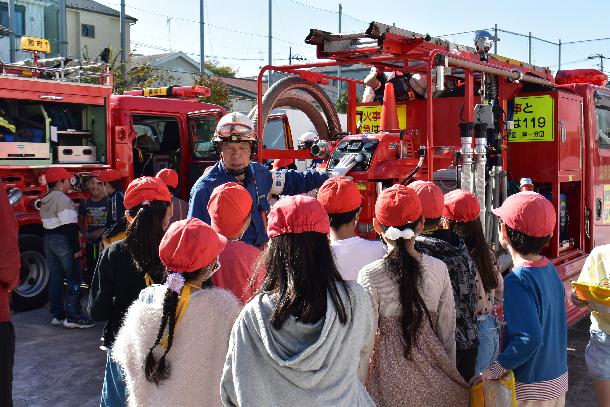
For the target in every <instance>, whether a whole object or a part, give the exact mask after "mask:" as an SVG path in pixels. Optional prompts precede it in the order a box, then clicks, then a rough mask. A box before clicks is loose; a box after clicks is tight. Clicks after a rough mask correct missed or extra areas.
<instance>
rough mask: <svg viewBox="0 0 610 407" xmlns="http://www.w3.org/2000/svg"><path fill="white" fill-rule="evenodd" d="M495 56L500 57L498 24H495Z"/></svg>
mask: <svg viewBox="0 0 610 407" xmlns="http://www.w3.org/2000/svg"><path fill="white" fill-rule="evenodd" d="M494 37H495V40H494V54H496V55H498V24H494Z"/></svg>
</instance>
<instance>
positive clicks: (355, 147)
mask: <svg viewBox="0 0 610 407" xmlns="http://www.w3.org/2000/svg"><path fill="white" fill-rule="evenodd" d="M362 144H363V143H362V140H350V141H349V144H348V145H347V150H348V151H360V150H361V149H362Z"/></svg>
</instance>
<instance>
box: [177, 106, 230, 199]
mask: <svg viewBox="0 0 610 407" xmlns="http://www.w3.org/2000/svg"><path fill="white" fill-rule="evenodd" d="M221 116H222V112H221V111H220V110H219V109H211V110H204V111H199V112H192V113H189V114H188V129H189V143H190V148H188V151H187V149H185V155H184V159H185V161H186V162H188V168H187V170H188V177H187V179H188V185H187V189H186V194H187V196H188V191H190V189H191V187H192V186H193V184H194V183H195V181H197V178H199V177H200V176H201V175H202V174H203V172H204V171H205V169H206V168H207V167H210V166H212V165H214V164H215V163H216V162H217V161H218V160H219V159H220V152H219V151H218V150H217V149H216V146H215V145H214V142H213V141H212V139H213V138H214V130H215V129H216V123H217V122H218V120H220V117H221Z"/></svg>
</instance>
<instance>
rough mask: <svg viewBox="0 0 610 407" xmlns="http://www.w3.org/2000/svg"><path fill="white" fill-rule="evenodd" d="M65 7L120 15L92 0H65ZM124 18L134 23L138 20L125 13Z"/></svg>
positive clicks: (114, 15)
mask: <svg viewBox="0 0 610 407" xmlns="http://www.w3.org/2000/svg"><path fill="white" fill-rule="evenodd" d="M66 7H67V8H73V9H77V10H84V11H90V12H92V13H99V14H105V15H108V16H113V17H120V16H121V13H120V12H119V11H117V10H115V9H113V8H110V7H108V6H104V5H103V4H101V3H98V2H97V1H93V0H66ZM125 18H126V19H128V20H131V21H133V22H134V23H135V22H136V21H138V19H137V18H135V17H131V16H129V15H127V14H126V15H125Z"/></svg>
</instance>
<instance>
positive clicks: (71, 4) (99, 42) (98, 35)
mask: <svg viewBox="0 0 610 407" xmlns="http://www.w3.org/2000/svg"><path fill="white" fill-rule="evenodd" d="M136 21H137V19H135V18H134V17H131V16H128V15H126V16H125V32H126V35H125V44H126V49H125V53H126V55H129V52H130V48H129V38H130V36H129V31H130V27H131V25H133V24H135V23H136ZM66 25H67V32H68V55H70V56H72V57H73V58H79V59H80V58H84V57H88V58H91V59H93V58H95V57H96V56H98V55H99V53H100V52H101V51H102V50H103V49H104V48H106V47H110V48H111V49H112V50H113V52H114V53H115V55H116V54H118V53H119V52H120V49H121V34H120V27H121V25H120V13H119V11H117V10H115V9H113V8H110V7H107V6H104V5H103V4H100V3H98V2H96V1H93V0H66Z"/></svg>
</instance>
